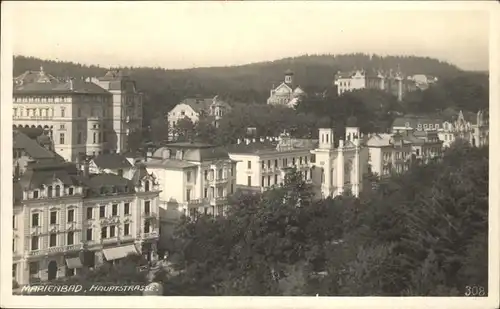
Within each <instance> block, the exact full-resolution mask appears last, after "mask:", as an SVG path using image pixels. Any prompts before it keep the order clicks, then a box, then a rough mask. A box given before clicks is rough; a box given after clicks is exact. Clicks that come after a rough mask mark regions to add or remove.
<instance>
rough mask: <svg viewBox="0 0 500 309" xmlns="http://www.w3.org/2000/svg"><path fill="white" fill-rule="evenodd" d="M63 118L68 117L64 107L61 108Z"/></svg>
mask: <svg viewBox="0 0 500 309" xmlns="http://www.w3.org/2000/svg"><path fill="white" fill-rule="evenodd" d="M61 117H62V118H64V117H66V109H65V108H64V107H61Z"/></svg>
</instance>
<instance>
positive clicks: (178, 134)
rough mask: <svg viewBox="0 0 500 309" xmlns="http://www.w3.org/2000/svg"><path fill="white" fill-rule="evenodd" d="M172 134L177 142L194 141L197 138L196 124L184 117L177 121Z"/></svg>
mask: <svg viewBox="0 0 500 309" xmlns="http://www.w3.org/2000/svg"><path fill="white" fill-rule="evenodd" d="M172 132H173V135H174V137H175V138H176V140H177V141H190V140H193V139H194V138H195V124H194V123H193V121H192V120H191V119H190V118H188V117H184V118H182V119H179V120H178V121H177V123H176V124H175V126H174V127H173V131H172Z"/></svg>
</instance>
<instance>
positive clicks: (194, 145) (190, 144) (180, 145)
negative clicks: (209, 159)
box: [166, 142, 215, 148]
mask: <svg viewBox="0 0 500 309" xmlns="http://www.w3.org/2000/svg"><path fill="white" fill-rule="evenodd" d="M166 147H171V148H213V147H215V146H214V145H212V144H207V143H199V142H175V143H168V144H166Z"/></svg>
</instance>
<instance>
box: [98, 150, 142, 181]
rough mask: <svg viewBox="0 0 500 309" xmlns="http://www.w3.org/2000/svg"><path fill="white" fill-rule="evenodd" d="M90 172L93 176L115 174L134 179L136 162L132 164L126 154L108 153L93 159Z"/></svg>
mask: <svg viewBox="0 0 500 309" xmlns="http://www.w3.org/2000/svg"><path fill="white" fill-rule="evenodd" d="M89 171H90V173H92V174H115V175H118V176H123V177H124V178H127V179H132V177H134V174H135V172H136V168H135V162H131V160H129V159H127V157H126V156H125V155H124V154H119V153H107V154H100V155H98V156H96V157H94V158H91V159H90V162H89Z"/></svg>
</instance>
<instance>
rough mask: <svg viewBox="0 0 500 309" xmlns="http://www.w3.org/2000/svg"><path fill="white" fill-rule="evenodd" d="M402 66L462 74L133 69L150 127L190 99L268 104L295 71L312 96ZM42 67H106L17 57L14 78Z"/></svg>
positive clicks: (299, 60) (340, 64) (413, 62)
mask: <svg viewBox="0 0 500 309" xmlns="http://www.w3.org/2000/svg"><path fill="white" fill-rule="evenodd" d="M398 65H399V66H400V68H401V70H402V71H403V72H405V74H408V75H410V74H426V75H432V76H437V77H438V78H446V77H450V76H454V75H456V74H458V73H460V72H461V70H460V69H459V68H458V67H456V66H454V65H452V64H449V63H446V62H442V61H439V60H436V59H432V58H428V57H425V58H424V57H414V56H384V57H382V56H377V55H374V56H371V57H370V56H369V55H366V54H347V55H304V56H300V57H294V58H284V59H280V60H276V61H269V62H260V63H253V64H246V65H241V66H232V67H209V68H194V69H185V70H167V69H163V68H150V67H136V68H127V67H124V68H126V69H130V72H131V76H132V77H133V78H134V79H135V80H136V81H137V85H138V87H139V89H141V90H142V91H143V92H144V93H145V100H144V115H145V120H146V121H145V124H149V121H150V120H151V119H152V118H154V117H155V116H158V115H160V113H162V114H164V113H166V112H167V111H168V110H170V109H171V108H172V107H173V106H174V105H175V104H177V103H178V102H179V101H180V100H182V99H183V98H184V97H186V96H195V95H200V96H214V95H215V94H218V95H220V96H222V97H227V98H229V99H232V100H236V101H242V102H256V103H263V102H265V100H266V99H267V97H268V95H269V90H270V88H271V86H272V85H273V84H275V85H277V84H278V83H280V82H281V81H282V78H283V72H284V71H285V70H287V69H291V70H293V71H294V72H295V76H296V81H297V83H298V84H300V85H301V86H302V87H304V88H306V89H307V90H309V91H311V92H319V91H323V90H325V89H327V88H329V87H331V85H332V81H333V76H334V74H335V73H336V72H337V71H346V70H352V69H354V68H364V69H367V70H370V69H372V68H376V69H379V68H380V69H385V70H389V69H396V67H397V66H398ZM40 66H43V67H44V70H45V71H46V72H48V73H50V74H52V75H54V76H61V77H64V76H72V77H76V78H78V77H88V76H101V75H103V74H104V73H105V72H106V70H107V69H106V68H102V67H98V66H85V65H81V64H77V63H73V62H62V61H59V62H58V61H51V60H42V59H38V58H35V57H24V56H15V57H14V72H13V73H14V76H17V75H19V74H21V73H23V72H25V71H27V70H38V68H39V67H40Z"/></svg>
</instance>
